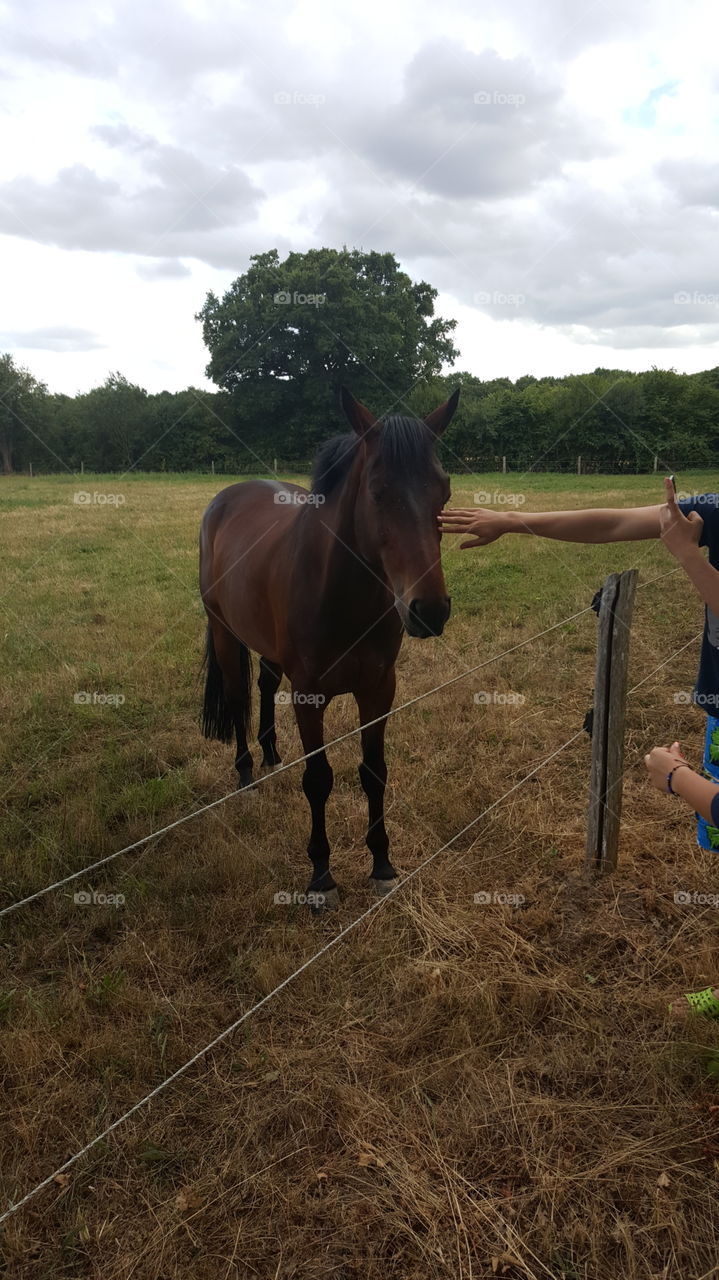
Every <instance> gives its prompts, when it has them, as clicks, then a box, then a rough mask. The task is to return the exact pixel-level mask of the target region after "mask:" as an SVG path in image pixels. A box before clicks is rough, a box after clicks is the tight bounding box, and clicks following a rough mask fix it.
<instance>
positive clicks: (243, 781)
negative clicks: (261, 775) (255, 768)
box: [237, 769, 254, 791]
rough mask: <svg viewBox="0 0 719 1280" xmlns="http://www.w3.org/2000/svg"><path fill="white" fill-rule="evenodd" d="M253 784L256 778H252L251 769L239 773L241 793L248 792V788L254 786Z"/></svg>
mask: <svg viewBox="0 0 719 1280" xmlns="http://www.w3.org/2000/svg"><path fill="white" fill-rule="evenodd" d="M253 782H254V778H253V777H252V770H251V769H242V770H238V771H237V785H238V789H239V790H240V791H246V790H247V788H248V787H251V786H252V783H253Z"/></svg>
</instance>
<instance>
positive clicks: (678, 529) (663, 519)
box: [659, 477, 704, 560]
mask: <svg viewBox="0 0 719 1280" xmlns="http://www.w3.org/2000/svg"><path fill="white" fill-rule="evenodd" d="M664 491H665V496H666V502H665V503H664V505H663V506H662V507H660V508H659V528H660V536H661V539H662V542H663V543H664V545H665V547H666V548H667V550H668V551H671V553H672V555H673V556H675V557H676V559H677V560H681V558H682V556H684V555H685V554H686V553H687V551H692V550H693V548H694V547H696V546H698V545H699V539H700V537H701V534H702V529H703V528H704V521H703V520H702V518H701V516H700V515H699V513H698V512H697V511H691V512H690V513H689V515H688V516H685V515H684V513H683V511H681V510H680V508H679V506H678V504H677V496H676V494H675V492H674V485H673V484H672V482H671V480H670V479H669V478H668V477H667V479H665V481H664Z"/></svg>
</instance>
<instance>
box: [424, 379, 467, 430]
mask: <svg viewBox="0 0 719 1280" xmlns="http://www.w3.org/2000/svg"><path fill="white" fill-rule="evenodd" d="M459 392H460V388H459V387H457V389H456V391H453V392H452V394H451V396H450V397H449V400H445V402H444V404H441V405H440V406H439V408H437V409H433V410H432V412H431V413H428V414H427V417H426V418H425V420H424V421H425V423H426V425H427V426H428V427H429V429H430V431H434V434H435V435H436V436H441V434H442V432H443V431H445V430H446V428H447V427H448V426H449V424H450V422H451V421H452V419H453V417H454V412H455V409H456V408H457V405H458V404H459Z"/></svg>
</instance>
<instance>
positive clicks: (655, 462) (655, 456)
mask: <svg viewBox="0 0 719 1280" xmlns="http://www.w3.org/2000/svg"><path fill="white" fill-rule="evenodd" d="M658 469H659V459H658V457H657V455H656V453H655V454H654V470H655V471H657V470H658Z"/></svg>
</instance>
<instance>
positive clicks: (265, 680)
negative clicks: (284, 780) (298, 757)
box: [257, 658, 282, 768]
mask: <svg viewBox="0 0 719 1280" xmlns="http://www.w3.org/2000/svg"><path fill="white" fill-rule="evenodd" d="M281 679H282V668H281V667H280V666H278V664H277V663H276V662H270V660H269V658H260V674H259V678H258V680H257V684H258V686H259V690H260V731H259V734H258V737H257V740H258V742H259V744H260V746H261V747H262V766H263V768H265V767H266V768H272V767H273V766H274V765H276V764H281V763H282V761H281V759H280V756H279V754H278V751H277V734H276V733H275V695H276V693H277V690H278V689H279V687H280V681H281Z"/></svg>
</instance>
